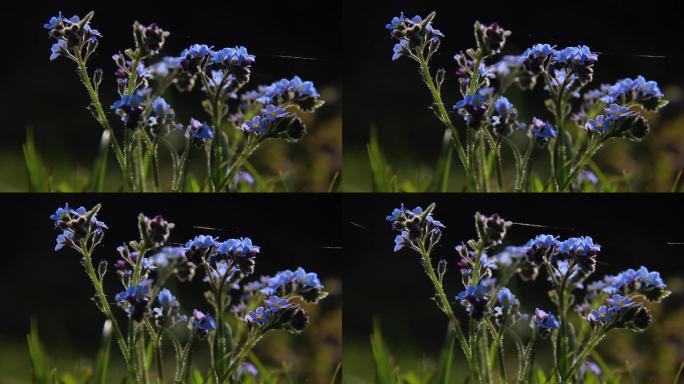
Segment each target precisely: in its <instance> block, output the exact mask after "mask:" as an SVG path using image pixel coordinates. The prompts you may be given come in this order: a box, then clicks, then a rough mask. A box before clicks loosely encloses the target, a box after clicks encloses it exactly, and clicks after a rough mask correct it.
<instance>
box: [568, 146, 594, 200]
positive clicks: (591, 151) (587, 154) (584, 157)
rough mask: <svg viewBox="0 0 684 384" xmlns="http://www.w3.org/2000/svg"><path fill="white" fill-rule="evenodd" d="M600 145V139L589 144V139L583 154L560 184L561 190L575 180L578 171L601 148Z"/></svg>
mask: <svg viewBox="0 0 684 384" xmlns="http://www.w3.org/2000/svg"><path fill="white" fill-rule="evenodd" d="M602 145H603V142H602V141H599V142H597V143H595V144H591V141H590V144H589V146H588V147H587V150H586V151H584V154H583V155H582V157H581V158H580V160H579V161H578V162H577V164H576V165H575V167H574V168H573V169H572V171H571V172H570V175H568V177H567V179H565V181H564V182H563V184H562V186H561V190H562V191H564V190H566V189H567V188H568V187H570V185H571V184H572V183H573V182H574V181H575V179H576V178H577V176H578V175H579V173H580V172H581V171H582V169H584V166H585V165H587V162H589V160H591V158H592V157H594V155H595V154H596V152H598V150H599V149H601V146H602Z"/></svg>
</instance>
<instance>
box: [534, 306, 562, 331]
mask: <svg viewBox="0 0 684 384" xmlns="http://www.w3.org/2000/svg"><path fill="white" fill-rule="evenodd" d="M533 322H534V325H536V326H537V328H540V329H543V330H550V329H557V328H559V327H560V323H559V322H558V320H557V319H556V316H554V315H553V314H552V313H550V312H545V311H543V310H541V309H539V308H535V309H534V318H533Z"/></svg>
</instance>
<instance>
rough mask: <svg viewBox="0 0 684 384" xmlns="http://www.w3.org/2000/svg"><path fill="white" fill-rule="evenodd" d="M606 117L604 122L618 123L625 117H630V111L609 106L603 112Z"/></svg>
mask: <svg viewBox="0 0 684 384" xmlns="http://www.w3.org/2000/svg"><path fill="white" fill-rule="evenodd" d="M603 113H604V114H605V115H606V120H608V121H619V120H621V119H623V118H624V117H626V116H630V115H632V111H630V110H629V108H626V107H623V106H621V105H617V104H611V105H610V106H609V107H608V108H606V109H604V110H603Z"/></svg>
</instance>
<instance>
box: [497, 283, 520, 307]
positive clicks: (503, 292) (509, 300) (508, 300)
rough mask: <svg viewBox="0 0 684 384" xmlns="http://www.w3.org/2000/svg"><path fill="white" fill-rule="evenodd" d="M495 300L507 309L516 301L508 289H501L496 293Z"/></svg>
mask: <svg viewBox="0 0 684 384" xmlns="http://www.w3.org/2000/svg"><path fill="white" fill-rule="evenodd" d="M496 299H497V301H498V302H499V304H501V305H502V306H504V307H509V306H511V305H513V304H515V302H516V301H517V300H518V299H517V298H516V297H515V295H514V294H513V293H512V292H511V290H510V289H508V288H506V287H503V288H501V289H500V290H499V292H497V294H496Z"/></svg>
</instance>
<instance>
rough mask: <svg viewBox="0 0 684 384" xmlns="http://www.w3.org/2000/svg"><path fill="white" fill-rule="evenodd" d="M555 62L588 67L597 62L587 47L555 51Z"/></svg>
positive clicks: (596, 57) (594, 55)
mask: <svg viewBox="0 0 684 384" xmlns="http://www.w3.org/2000/svg"><path fill="white" fill-rule="evenodd" d="M554 59H555V60H556V62H559V63H564V64H568V65H571V66H589V65H592V64H594V63H596V61H598V55H597V54H595V53H592V52H591V50H590V49H589V47H587V46H586V45H581V46H578V47H567V48H564V49H562V50H560V51H556V52H555V55H554Z"/></svg>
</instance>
